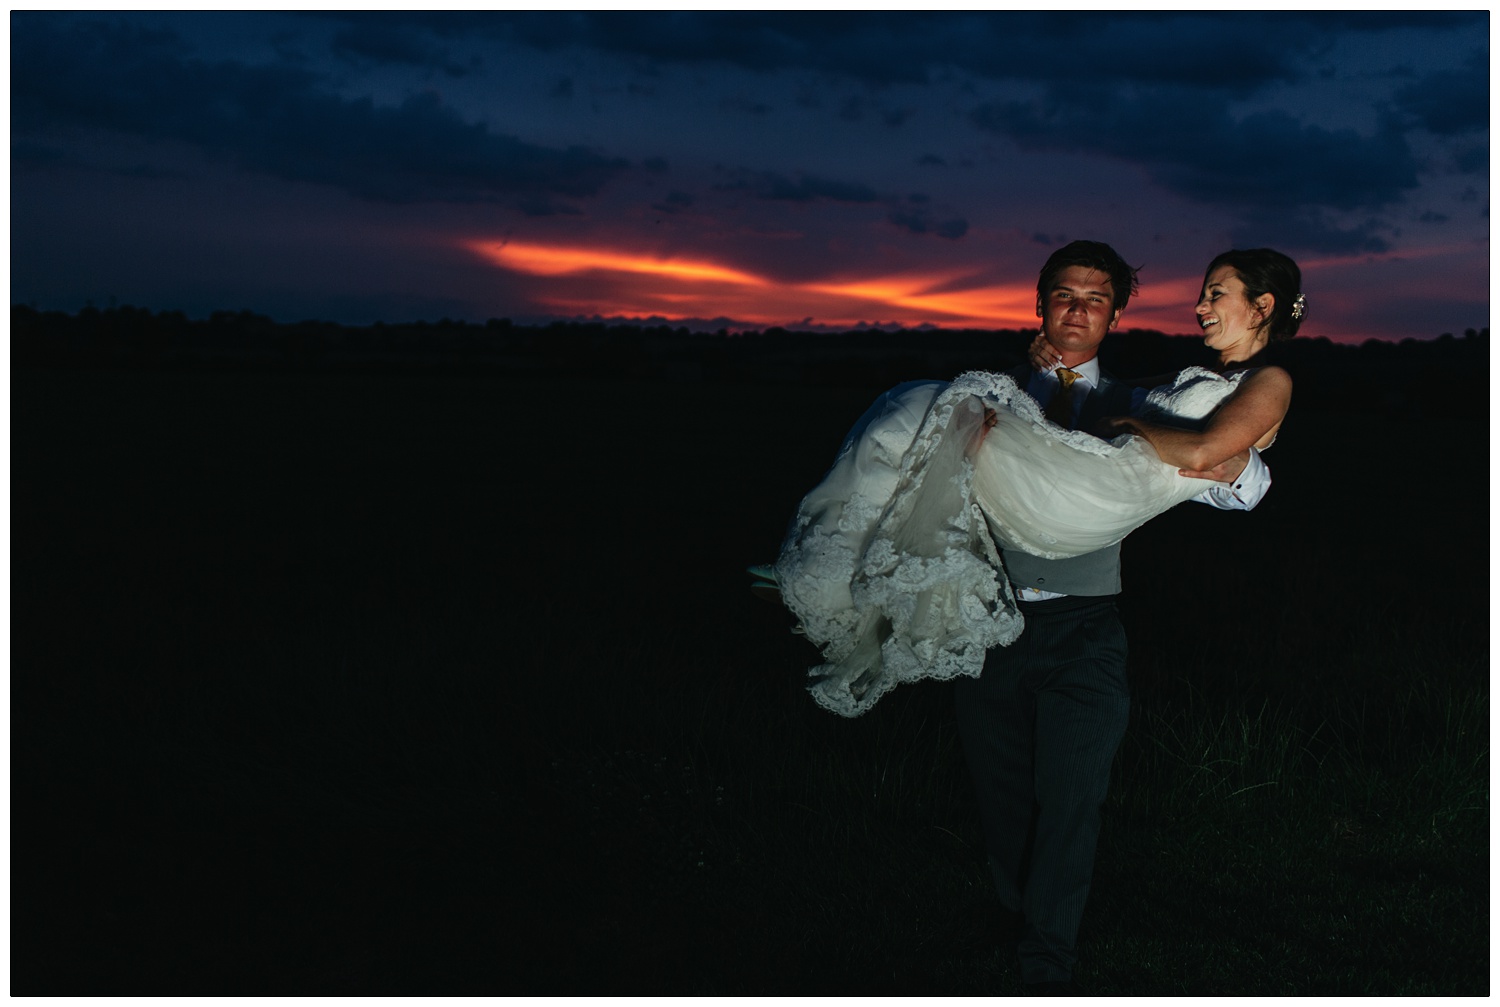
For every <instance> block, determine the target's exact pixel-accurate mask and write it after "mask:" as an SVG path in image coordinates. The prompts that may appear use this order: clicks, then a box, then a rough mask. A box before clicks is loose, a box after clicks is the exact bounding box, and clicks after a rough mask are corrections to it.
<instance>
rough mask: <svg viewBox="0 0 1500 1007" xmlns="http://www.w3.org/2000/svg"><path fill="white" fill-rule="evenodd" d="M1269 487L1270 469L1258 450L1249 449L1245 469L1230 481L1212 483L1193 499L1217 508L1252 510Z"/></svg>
mask: <svg viewBox="0 0 1500 1007" xmlns="http://www.w3.org/2000/svg"><path fill="white" fill-rule="evenodd" d="M1270 488H1271V469H1270V466H1268V465H1267V464H1266V463H1265V460H1264V459H1263V458H1261V456H1260V452H1259V451H1257V450H1255V449H1254V448H1251V449H1250V461H1249V462H1248V463H1246V465H1245V471H1243V472H1241V473H1240V474H1239V478H1237V479H1235V481H1234V482H1232V483H1214V485H1213V486H1211V487H1209V488H1208V489H1206V490H1204V491H1203V492H1202V493H1199V494H1198V495H1197V496H1195V497H1193V499H1194V500H1195V501H1196V502H1198V503H1206V504H1208V505H1209V506H1210V507H1217V508H1219V510H1254V509H1255V505H1256V504H1258V503H1260V502H1261V501H1262V500H1264V499H1265V498H1266V493H1267V491H1269V490H1270Z"/></svg>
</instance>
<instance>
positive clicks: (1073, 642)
mask: <svg viewBox="0 0 1500 1007" xmlns="http://www.w3.org/2000/svg"><path fill="white" fill-rule="evenodd" d="M1021 610H1022V613H1023V614H1024V615H1025V618H1026V629H1025V631H1024V632H1023V633H1022V634H1021V636H1020V638H1019V639H1018V640H1017V641H1016V642H1015V643H1013V644H1012V645H1010V646H1009V647H996V648H994V649H992V650H991V651H990V652H989V653H988V654H987V655H986V658H985V664H984V672H983V674H982V675H981V676H980V677H979V678H977V679H973V678H960V679H958V682H957V685H956V689H955V693H956V699H955V702H956V704H957V714H958V729H959V735H960V737H961V738H962V740H963V747H964V755H965V758H966V759H967V761H968V764H969V772H970V774H971V775H972V776H973V779H974V789H975V793H976V796H977V798H978V803H979V814H980V820H981V824H982V825H983V828H984V842H985V849H986V853H987V854H988V857H989V864H990V870H991V872H992V873H993V875H994V879H995V886H996V889H997V890H998V892H999V895H1000V902H1001V904H1002V905H1003V906H1004V907H1005V908H1006V909H1008V910H1012V911H1018V912H1020V914H1021V916H1022V918H1023V920H1024V924H1023V929H1022V934H1021V941H1020V945H1019V947H1018V953H1019V956H1020V961H1021V980H1022V982H1026V983H1035V982H1048V981H1056V980H1067V979H1071V978H1072V976H1073V966H1074V964H1075V963H1076V961H1077V958H1078V953H1077V941H1078V927H1079V924H1080V922H1081V921H1082V919H1083V907H1084V903H1085V902H1086V901H1087V899H1088V893H1089V883H1090V881H1091V879H1092V877H1093V870H1094V852H1095V849H1096V847H1097V845H1098V840H1099V813H1100V808H1101V806H1102V805H1103V803H1104V795H1105V791H1106V790H1107V788H1108V786H1109V770H1110V764H1111V763H1112V762H1113V761H1114V756H1115V751H1116V749H1118V748H1119V745H1120V740H1121V739H1122V738H1123V737H1124V736H1125V726H1126V724H1127V723H1128V721H1129V719H1130V691H1129V687H1128V686H1127V684H1126V680H1125V653H1126V648H1125V630H1124V627H1123V626H1121V624H1120V617H1119V612H1118V610H1117V609H1116V607H1115V601H1114V597H1113V596H1110V597H1104V598H1076V597H1075V598H1059V599H1055V600H1052V601H1044V602H1037V603H1032V604H1027V603H1022V606H1021Z"/></svg>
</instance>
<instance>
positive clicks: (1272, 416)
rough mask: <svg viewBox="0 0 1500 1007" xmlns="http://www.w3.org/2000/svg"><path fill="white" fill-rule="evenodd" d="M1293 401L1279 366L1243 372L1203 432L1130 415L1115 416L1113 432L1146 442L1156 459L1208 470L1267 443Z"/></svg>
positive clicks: (1288, 381) (1288, 382)
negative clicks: (1157, 457)
mask: <svg viewBox="0 0 1500 1007" xmlns="http://www.w3.org/2000/svg"><path fill="white" fill-rule="evenodd" d="M1291 401H1292V378H1291V375H1289V374H1287V372H1286V371H1284V370H1283V369H1281V368H1280V367H1262V368H1260V369H1259V370H1257V371H1254V372H1253V373H1251V374H1249V375H1247V376H1246V377H1245V378H1244V380H1243V381H1241V382H1240V387H1239V388H1238V389H1236V390H1235V393H1234V394H1233V395H1231V396H1230V397H1229V398H1228V399H1226V400H1224V404H1223V405H1222V406H1220V407H1219V408H1218V410H1217V411H1216V412H1215V413H1214V414H1213V417H1212V418H1211V419H1210V420H1209V421H1208V425H1207V426H1206V427H1204V428H1203V430H1201V431H1199V430H1184V429H1181V428H1179V427H1169V426H1166V425H1164V424H1161V423H1155V422H1152V421H1150V420H1141V419H1136V418H1135V417H1133V416H1126V417H1121V418H1120V419H1117V420H1115V421H1114V422H1115V427H1116V429H1118V430H1123V431H1129V432H1130V433H1134V434H1139V435H1140V436H1142V437H1144V438H1146V440H1148V441H1150V442H1151V446H1152V447H1153V448H1155V449H1156V453H1157V454H1158V455H1160V456H1161V460H1162V461H1164V462H1166V463H1167V464H1168V465H1176V466H1178V467H1180V468H1183V469H1188V470H1192V471H1208V470H1211V469H1213V468H1214V467H1215V466H1217V465H1220V464H1222V463H1224V462H1226V461H1228V460H1230V459H1232V458H1234V457H1235V456H1237V455H1239V454H1240V453H1241V452H1244V451H1246V450H1248V449H1249V448H1252V447H1261V448H1263V447H1266V446H1267V445H1269V444H1270V442H1271V438H1272V435H1274V434H1275V433H1276V430H1277V428H1278V427H1280V426H1281V421H1282V419H1283V418H1284V417H1285V416H1286V411H1287V407H1288V406H1289V405H1291Z"/></svg>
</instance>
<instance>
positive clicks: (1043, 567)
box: [1000, 365, 1133, 596]
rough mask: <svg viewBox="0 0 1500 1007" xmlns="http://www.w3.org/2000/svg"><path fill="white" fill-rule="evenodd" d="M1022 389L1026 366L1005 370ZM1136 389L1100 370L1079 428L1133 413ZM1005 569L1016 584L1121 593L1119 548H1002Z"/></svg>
mask: <svg viewBox="0 0 1500 1007" xmlns="http://www.w3.org/2000/svg"><path fill="white" fill-rule="evenodd" d="M1006 373H1007V374H1009V375H1010V376H1011V377H1012V378H1015V380H1016V383H1017V384H1018V385H1020V386H1021V387H1022V388H1023V389H1024V388H1025V387H1026V384H1027V382H1028V381H1030V380H1031V368H1030V367H1029V366H1026V365H1022V366H1020V367H1016V368H1012V369H1011V370H1009V371H1007V372H1006ZM1132 394H1133V390H1132V389H1131V387H1130V386H1129V385H1126V384H1122V383H1120V382H1118V381H1116V380H1115V379H1114V378H1112V377H1110V376H1109V375H1108V374H1105V373H1104V371H1102V370H1101V371H1100V372H1099V384H1098V385H1097V386H1095V387H1094V389H1093V390H1092V391H1091V392H1089V395H1088V398H1086V399H1084V400H1083V408H1082V409H1080V410H1079V413H1078V424H1077V425H1078V429H1080V430H1089V429H1091V428H1092V427H1093V425H1094V424H1096V423H1098V422H1099V421H1100V420H1102V419H1103V418H1104V417H1106V416H1124V415H1126V414H1127V413H1129V412H1130V400H1131V397H1132ZM1000 558H1001V559H1002V560H1003V561H1004V562H1005V572H1006V574H1007V575H1008V576H1009V577H1010V582H1011V583H1012V584H1014V585H1016V586H1017V587H1034V588H1037V589H1038V590H1041V591H1053V592H1056V593H1058V594H1072V595H1082V596H1097V595H1109V594H1119V593H1120V587H1121V584H1120V547H1119V545H1118V544H1116V545H1112V546H1110V547H1108V548H1107V549H1099V550H1097V551H1095V552H1090V553H1085V554H1084V555H1082V556H1074V557H1072V558H1071V559H1040V558H1038V557H1036V556H1033V555H1031V554H1030V553H1026V552H1020V551H1018V550H1013V549H1001V550H1000Z"/></svg>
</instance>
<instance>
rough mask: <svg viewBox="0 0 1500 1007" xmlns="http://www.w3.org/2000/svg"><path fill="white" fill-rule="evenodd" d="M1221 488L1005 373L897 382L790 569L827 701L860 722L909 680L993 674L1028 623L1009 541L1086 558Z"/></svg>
mask: <svg viewBox="0 0 1500 1007" xmlns="http://www.w3.org/2000/svg"><path fill="white" fill-rule="evenodd" d="M986 407H988V408H990V409H993V410H995V412H996V415H997V421H996V423H995V426H994V427H993V429H991V430H989V431H988V432H986V431H985V428H984V411H985V408H986ZM1212 485H1213V484H1212V483H1209V482H1206V481H1204V480H1197V479H1185V478H1182V477H1181V476H1179V475H1177V469H1176V468H1175V467H1173V466H1170V465H1166V464H1164V463H1162V461H1161V460H1160V459H1159V458H1158V457H1157V456H1156V452H1155V451H1154V450H1153V449H1152V448H1151V446H1150V444H1149V443H1147V442H1146V441H1145V440H1143V439H1141V438H1138V437H1133V436H1129V435H1125V436H1121V437H1117V438H1115V439H1114V440H1113V441H1103V440H1100V439H1099V438H1097V437H1093V436H1090V435H1088V434H1086V433H1083V432H1081V431H1069V430H1064V429H1062V428H1060V427H1058V426H1056V425H1054V424H1052V423H1050V422H1048V421H1047V420H1046V419H1045V418H1044V417H1043V416H1042V414H1041V410H1040V408H1039V407H1038V406H1037V404H1036V402H1035V400H1033V399H1032V398H1031V397H1030V396H1028V395H1027V394H1025V392H1024V391H1022V390H1021V389H1019V388H1018V387H1017V386H1016V384H1015V382H1014V381H1012V380H1011V379H1010V378H1009V377H1007V376H1006V375H1003V374H990V373H985V372H977V371H976V372H970V373H967V374H964V375H962V376H961V377H959V378H958V379H957V380H955V381H953V382H951V383H942V382H916V383H912V384H908V385H902V386H899V387H897V388H895V389H892V390H891V391H890V392H887V393H886V394H885V395H882V396H881V397H880V399H878V400H877V401H876V402H875V404H874V405H873V406H872V407H871V408H870V409H869V411H867V412H866V414H865V415H864V416H863V417H862V418H861V419H860V421H859V422H858V423H857V424H856V425H855V427H854V429H853V430H852V431H851V432H850V434H849V436H848V437H847V438H846V439H845V441H844V444H843V447H842V448H841V449H840V451H839V454H838V457H837V459H836V460H835V462H834V465H833V467H832V468H831V469H830V470H829V472H828V474H827V476H825V477H824V479H823V481H822V482H821V483H819V484H818V486H817V487H815V488H814V489H813V491H812V492H811V493H809V494H808V495H807V496H806V497H805V498H804V499H803V500H802V503H801V505H800V506H799V507H798V509H797V513H796V516H795V517H794V518H793V520H792V525H791V527H790V529H789V530H788V533H787V536H786V539H785V541H784V543H783V545H782V549H781V554H780V556H779V558H778V560H777V563H776V565H775V572H776V577H777V580H778V583H779V585H780V588H781V594H782V599H783V600H784V601H785V603H786V605H787V607H788V608H789V609H790V610H791V611H792V613H793V614H794V615H795V616H796V617H797V619H798V621H799V623H800V625H801V627H802V630H803V632H804V633H806V635H807V637H808V638H809V639H810V640H812V641H813V642H814V643H816V644H817V645H818V646H819V647H820V648H821V650H822V652H823V658H824V661H825V663H823V664H822V665H819V666H818V667H815V668H813V669H812V670H811V672H810V673H809V676H810V684H809V688H810V690H811V692H812V694H813V697H814V698H815V699H816V700H817V701H818V703H819V704H820V705H822V706H824V707H826V708H827V709H829V710H832V711H833V712H834V713H838V714H841V715H843V716H848V717H854V716H858V715H859V714H861V713H864V712H865V711H866V710H868V709H870V707H872V706H873V705H874V704H875V702H876V700H878V699H879V698H880V697H881V696H883V695H884V694H885V693H886V692H889V691H890V690H891V689H892V688H894V687H895V686H896V685H897V684H899V683H900V682H909V681H915V680H918V679H922V678H936V679H949V678H953V677H955V676H957V675H970V676H976V677H977V676H978V675H979V673H980V671H981V670H982V669H983V667H984V655H985V651H986V650H988V649H989V648H990V647H995V646H1003V645H1005V644H1008V643H1010V642H1012V641H1013V640H1015V638H1016V637H1018V636H1019V635H1020V633H1021V629H1022V627H1023V620H1022V617H1021V614H1020V612H1019V610H1018V609H1017V607H1016V603H1015V598H1014V596H1013V594H1012V592H1011V589H1010V585H1009V583H1008V582H1007V580H1006V578H1005V576H1004V573H1003V567H1002V564H1001V560H1000V556H999V552H998V550H997V548H996V543H997V542H998V543H999V544H1000V545H1002V546H1004V547H1006V548H1009V549H1018V550H1022V551H1024V552H1028V553H1031V554H1033V555H1036V556H1041V557H1044V558H1047V559H1060V558H1064V557H1068V556H1078V555H1082V554H1084V553H1088V552H1093V551H1094V550H1097V549H1102V548H1105V547H1106V546H1110V545H1113V544H1114V543H1116V542H1119V541H1120V540H1122V539H1123V538H1124V537H1125V536H1126V535H1128V534H1129V533H1130V532H1131V531H1133V530H1134V529H1136V528H1138V527H1140V526H1141V525H1142V524H1144V523H1145V522H1147V521H1149V520H1150V519H1151V518H1153V517H1155V516H1156V515H1158V514H1160V513H1162V512H1163V511H1165V510H1168V509H1169V508H1171V507H1173V506H1176V505H1177V504H1178V503H1181V502H1182V501H1184V500H1188V499H1191V498H1192V497H1194V496H1196V495H1198V494H1199V493H1201V492H1203V490H1205V489H1207V488H1208V487H1210V486H1212Z"/></svg>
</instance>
